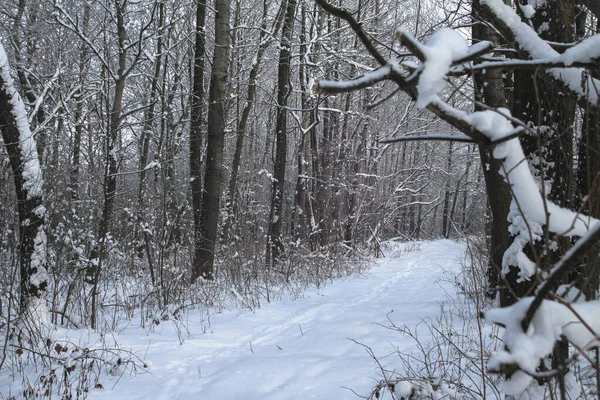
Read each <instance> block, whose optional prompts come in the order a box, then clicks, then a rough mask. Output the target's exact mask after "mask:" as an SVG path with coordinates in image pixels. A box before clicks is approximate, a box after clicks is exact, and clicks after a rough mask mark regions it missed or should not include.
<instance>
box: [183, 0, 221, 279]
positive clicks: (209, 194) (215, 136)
mask: <svg viewBox="0 0 600 400" xmlns="http://www.w3.org/2000/svg"><path fill="white" fill-rule="evenodd" d="M229 5H230V0H215V12H216V15H215V50H214V55H213V62H212V72H211V77H210V92H209V95H208V140H207V147H206V172H205V175H204V191H203V193H202V194H203V196H202V211H201V213H200V233H201V236H200V242H199V243H198V244H199V246H200V249H199V254H198V255H199V259H197V260H195V261H194V268H193V270H192V281H194V280H196V279H197V278H198V277H202V278H204V279H212V278H213V269H214V267H213V264H214V259H215V247H216V242H217V228H218V225H219V214H220V212H219V211H220V210H219V205H220V201H221V184H222V181H223V147H224V144H225V118H226V102H227V77H228V67H229Z"/></svg>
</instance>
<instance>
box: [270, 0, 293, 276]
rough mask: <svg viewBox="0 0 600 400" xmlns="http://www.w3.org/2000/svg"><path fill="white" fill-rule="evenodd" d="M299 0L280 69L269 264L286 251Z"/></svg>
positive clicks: (289, 9)
mask: <svg viewBox="0 0 600 400" xmlns="http://www.w3.org/2000/svg"><path fill="white" fill-rule="evenodd" d="M295 14H296V0H287V5H286V11H285V20H284V22H283V28H282V31H281V44H280V45H281V50H280V52H279V64H278V70H277V117H276V123H275V137H276V145H275V165H274V166H273V169H274V171H273V178H274V180H273V185H272V188H271V211H270V213H269V227H268V233H267V257H266V261H267V264H269V265H273V264H275V263H276V262H277V261H278V260H279V259H280V258H281V257H282V256H283V253H284V246H283V242H282V238H281V234H282V228H283V202H284V197H283V196H284V187H285V167H286V161H287V108H286V107H287V104H288V97H289V95H290V93H291V89H292V88H291V87H290V63H291V59H292V53H291V52H292V49H291V46H292V35H293V33H294V18H295Z"/></svg>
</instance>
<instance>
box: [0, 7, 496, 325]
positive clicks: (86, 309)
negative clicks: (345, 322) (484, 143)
mask: <svg viewBox="0 0 600 400" xmlns="http://www.w3.org/2000/svg"><path fill="white" fill-rule="evenodd" d="M202 6H203V3H200V2H198V3H195V2H190V1H168V2H167V1H164V2H163V1H155V2H150V3H148V2H129V1H126V0H124V1H106V2H102V1H98V2H87V1H76V0H73V1H67V2H64V1H63V2H55V3H52V2H47V1H39V0H20V1H17V0H14V1H13V0H11V1H6V2H3V4H2V6H1V7H2V13H1V17H0V32H1V33H0V36H1V37H2V40H3V43H5V45H6V47H7V53H8V54H9V57H10V61H11V63H12V65H13V66H14V68H13V69H14V71H13V75H14V78H15V80H16V81H17V82H18V88H19V90H20V91H21V92H22V93H23V96H24V98H25V99H26V102H27V106H28V111H29V113H30V115H31V118H30V123H31V127H32V131H33V134H34V135H35V138H36V140H37V146H38V152H39V154H40V161H41V163H42V166H43V171H44V175H45V187H44V189H45V199H44V201H45V204H46V209H47V210H48V215H47V218H48V227H47V230H48V249H49V264H50V267H51V268H50V273H51V282H52V283H51V285H50V286H51V292H50V302H51V309H53V310H54V311H56V312H57V313H55V314H54V316H55V321H56V320H57V319H56V318H58V316H59V315H73V314H76V315H78V316H80V317H81V318H82V322H84V323H90V324H91V325H92V326H95V325H96V322H97V321H96V319H97V318H96V317H97V316H96V311H97V309H98V308H100V309H103V307H104V306H106V304H107V303H115V299H114V298H112V299H108V298H102V299H98V296H100V293H101V292H102V293H105V291H106V289H107V288H108V287H112V288H111V289H110V290H109V291H110V292H112V293H113V296H118V293H119V290H120V289H118V288H117V286H118V283H117V282H123V280H125V281H128V280H131V281H134V280H135V281H138V283H139V282H140V281H141V282H147V285H148V286H147V289H144V290H142V291H141V292H139V293H136V296H139V297H135V300H134V301H133V302H134V303H137V302H139V301H142V300H143V299H145V300H148V295H150V297H151V298H154V297H156V301H157V302H158V303H159V304H163V305H166V304H168V303H169V302H171V301H172V297H171V296H173V295H174V292H176V291H177V290H179V289H178V288H182V287H185V286H187V283H188V282H189V280H190V277H191V276H193V277H194V278H196V277H198V276H205V277H212V272H208V273H207V272H201V271H212V270H211V269H205V270H203V269H202V268H203V266H202V265H203V264H204V263H206V262H207V261H206V260H207V254H213V250H212V248H211V247H210V243H214V242H215V239H214V236H211V237H209V236H207V229H208V230H209V231H210V229H213V231H214V229H215V228H208V224H207V221H208V220H210V219H211V218H212V219H214V220H216V221H217V223H218V228H216V233H217V235H216V247H215V249H216V250H215V252H214V259H215V266H216V269H215V272H214V276H215V278H216V279H217V280H219V279H233V280H234V281H235V283H236V285H239V286H240V287H241V286H243V283H244V282H245V281H246V280H248V279H250V280H254V281H260V280H261V279H271V278H274V279H280V278H283V279H284V280H289V279H290V278H291V277H292V275H294V274H296V273H300V270H301V269H302V267H301V265H302V263H301V262H299V261H298V260H300V259H302V258H306V257H308V256H309V255H310V254H313V255H320V256H323V257H325V258H329V259H330V260H334V259H337V258H338V256H340V255H343V254H346V253H347V252H348V251H349V250H350V249H351V248H355V247H361V248H362V247H365V246H371V248H376V247H377V246H378V244H377V242H378V241H379V240H380V239H381V238H389V237H401V238H403V239H410V238H416V239H427V238H435V237H441V236H444V237H458V236H462V235H464V234H474V233H478V234H480V233H481V232H482V229H483V227H484V224H485V212H486V211H485V210H486V203H485V198H484V195H483V193H484V190H483V184H482V175H481V173H480V167H479V165H478V163H477V162H472V160H473V159H474V157H476V155H475V153H474V150H475V148H474V147H473V145H469V144H459V145H449V144H447V143H419V142H414V143H405V144H401V145H396V146H388V145H385V146H384V145H381V144H379V143H378V140H379V139H381V138H385V137H389V136H398V135H404V134H409V133H410V134H421V133H426V132H432V131H434V132H435V131H440V132H447V131H448V128H447V127H444V126H441V125H439V123H438V122H437V121H436V120H434V119H433V118H431V117H430V116H429V115H427V114H425V113H424V112H423V111H422V110H418V109H416V108H415V107H414V105H413V104H411V102H410V101H408V100H407V99H401V98H398V99H394V101H391V102H386V103H383V104H382V105H380V106H378V107H376V108H371V107H370V105H371V104H374V103H377V102H378V101H380V100H382V99H383V98H385V97H386V96H388V95H389V94H390V92H391V91H392V90H393V87H391V86H387V85H384V86H381V87H374V88H373V89H371V90H370V91H368V93H366V94H364V95H362V94H360V95H357V94H341V95H336V96H319V95H316V94H314V93H313V91H312V82H314V81H315V80H319V79H322V78H332V79H336V78H344V77H350V76H354V75H356V74H358V73H361V72H364V71H366V70H368V69H369V68H371V67H372V66H373V65H372V63H371V62H370V61H369V60H368V58H367V57H365V56H364V55H361V49H360V44H359V43H358V42H357V41H356V40H355V39H354V38H353V37H352V36H351V35H348V28H347V27H345V26H343V25H342V24H341V23H340V22H339V21H338V20H337V19H335V18H333V17H332V16H331V15H329V14H328V13H326V12H324V11H323V10H322V9H320V8H318V7H316V5H315V4H314V3H313V2H310V1H301V2H298V3H296V2H289V3H286V2H284V3H277V2H270V1H265V2H263V3H257V2H252V1H251V2H245V1H237V2H234V3H233V4H231V6H230V8H229V9H230V11H231V16H230V17H229V21H230V25H231V30H230V31H229V32H227V33H226V35H227V36H228V37H229V38H230V40H229V42H230V49H231V51H230V55H229V56H228V55H227V54H225V57H226V58H228V60H229V62H228V64H222V63H221V64H219V65H220V66H219V67H218V68H220V69H221V71H222V70H223V68H225V69H226V71H222V72H221V73H220V74H221V75H219V74H217V75H215V74H214V69H215V68H216V64H213V61H214V58H215V57H216V56H217V54H218V52H217V51H215V32H219V31H215V12H216V11H217V10H215V9H213V8H211V7H209V8H207V9H202ZM349 6H350V4H349ZM351 6H353V7H356V8H357V9H358V10H359V14H358V16H359V18H360V20H361V21H364V23H365V24H367V25H368V26H370V27H371V29H372V30H373V32H374V35H376V36H377V37H381V38H384V37H385V36H386V35H389V34H390V32H393V30H394V29H395V27H396V26H398V25H399V24H402V25H404V26H407V27H410V29H412V30H413V32H414V33H415V34H416V35H417V36H422V35H427V34H428V33H429V32H431V29H432V27H433V22H434V21H435V20H437V19H438V18H437V17H435V18H433V17H432V16H431V12H430V11H432V10H434V9H436V7H434V5H431V6H427V5H426V4H425V3H423V4H419V3H418V2H414V3H407V2H401V3H394V2H379V1H378V2H368V3H364V4H363V3H360V4H359V3H357V4H354V5H351ZM428 7H429V9H428ZM386 10H393V12H391V13H390V12H388V11H386ZM202 13H204V14H205V16H203V15H202ZM425 16H427V17H425ZM440 17H441V15H440ZM453 18H458V16H456V17H453ZM195 23H199V24H204V25H203V26H199V27H196V26H195ZM222 35H223V34H221V36H222ZM218 40H219V39H218ZM220 40H221V41H223V39H220ZM223 43H227V42H223ZM223 46H226V44H221V45H218V46H217V47H216V49H222V48H223ZM284 51H288V52H289V53H288V54H287V55H285V54H283V52H284ZM280 53H281V54H280ZM286 65H287V66H286ZM211 70H212V71H213V74H212V78H211ZM223 73H225V75H223ZM219 76H221V78H219V79H223V82H225V81H224V79H225V78H226V79H227V80H226V88H225V89H226V100H224V101H223V100H211V97H210V96H211V95H210V94H211V93H214V92H215V91H214V90H213V89H212V87H213V86H212V85H213V84H214V82H213V81H214V80H215V79H216V78H215V77H219ZM278 82H279V83H278ZM209 85H210V88H209ZM221 90H223V89H221ZM224 94H225V93H222V94H220V95H219V96H223V95H224ZM215 101H216V102H218V105H219V107H220V108H219V109H218V110H217V109H216V108H215V105H216V104H217V103H215ZM457 101H458V100H457ZM213 108H214V109H215V112H213V114H211V111H210V110H211V109H213ZM211 115H212V117H211ZM217 116H218V117H219V118H222V120H223V121H222V124H223V125H222V126H223V127H222V128H218V127H215V124H216V122H215V121H217V119H216V118H217ZM211 118H212V119H211ZM211 132H213V133H211ZM207 135H208V136H207ZM211 135H212V137H219V136H220V137H223V138H224V142H223V145H222V146H223V149H224V152H223V159H222V161H218V162H217V163H216V164H215V163H214V162H213V160H214V157H213V155H212V154H214V153H211V151H212V150H210V141H211V139H210V138H211ZM284 138H285V139H286V140H283V139H284ZM207 144H208V149H207ZM220 146H221V145H220ZM190 151H191V153H190ZM2 152H4V150H2ZM190 154H191V155H192V156H191V157H190ZM211 162H213V163H212V164H211ZM219 163H220V164H219ZM4 165H6V164H4ZM211 165H212V167H211ZM220 165H222V168H221V167H220ZM206 166H209V167H210V168H208V169H209V170H210V171H216V172H210V171H207V172H206V173H207V174H208V175H210V176H211V178H210V179H209V178H206V180H204V179H205V176H204V173H205V167H206ZM215 168H218V169H215ZM0 179H1V183H2V185H3V188H4V189H3V190H2V192H1V193H2V194H1V196H2V201H1V202H0V203H1V206H0V207H1V209H2V218H1V221H0V226H1V228H0V229H1V231H0V236H1V237H2V240H1V241H0V256H1V257H2V260H3V265H6V266H8V267H7V268H3V271H2V273H3V279H2V285H3V290H4V291H7V290H9V288H10V282H11V281H12V279H13V278H11V277H12V276H14V271H13V270H12V268H11V267H10V266H11V265H14V262H13V261H14V260H15V255H16V253H15V249H16V237H15V235H14V232H16V231H17V224H18V220H17V219H16V218H14V216H15V214H14V212H13V210H14V209H15V208H14V204H15V201H17V199H16V197H15V195H14V193H15V192H14V189H12V187H11V186H12V177H11V171H10V169H7V168H3V170H2V174H1V176H0ZM215 179H217V180H215ZM215 182H220V183H219V184H216V183H215ZM221 192H222V193H223V195H222V196H221V195H220V193H221ZM193 193H196V194H194V195H192V194H193ZM216 195H219V196H217V197H216V198H218V197H222V198H223V199H224V200H223V201H220V202H219V201H217V202H215V201H214V200H210V199H211V198H213V199H214V198H215V196H216ZM211 196H212V197H211ZM202 199H203V200H202ZM209 201H210V204H209ZM203 203H204V204H203ZM215 206H217V208H215ZM209 207H211V208H210V209H209ZM194 210H195V211H194ZM218 210H222V211H221V212H219V211H218ZM270 210H275V211H271V213H270ZM203 212H204V216H203V217H201V215H202V213H203ZM269 214H271V216H269ZM194 215H195V217H194ZM194 221H195V222H194ZM268 237H270V238H271V239H270V244H269V245H267V238H268ZM275 249H276V251H277V254H275V253H274V251H275ZM268 253H272V254H268ZM194 254H196V255H194ZM202 254H204V255H202ZM242 260H243V261H242ZM265 260H266V262H265ZM194 264H195V266H193V265H194ZM201 264H202V265H201ZM276 264H280V265H279V266H277V265H276ZM288 264H290V265H288ZM283 265H285V266H283ZM192 271H195V272H194V273H193V275H192ZM315 273H316V272H315ZM267 275H268V278H267ZM101 288H102V290H101ZM146 290H147V291H146ZM5 293H6V292H5ZM80 293H87V294H86V295H84V296H80V295H79V294H80ZM102 296H105V294H102ZM122 301H124V299H119V301H116V303H120V302H122ZM58 320H61V321H64V319H61V318H58Z"/></svg>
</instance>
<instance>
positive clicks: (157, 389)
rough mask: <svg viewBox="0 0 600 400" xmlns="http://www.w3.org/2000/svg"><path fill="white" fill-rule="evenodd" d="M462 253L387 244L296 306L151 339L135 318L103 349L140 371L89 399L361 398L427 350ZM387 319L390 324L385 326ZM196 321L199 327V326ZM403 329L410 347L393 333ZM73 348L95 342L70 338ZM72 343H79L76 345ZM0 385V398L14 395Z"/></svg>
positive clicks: (184, 324)
mask: <svg viewBox="0 0 600 400" xmlns="http://www.w3.org/2000/svg"><path fill="white" fill-rule="evenodd" d="M464 252H465V244H464V243H455V242H452V241H449V240H438V241H427V242H418V243H405V244H396V245H395V246H392V247H388V248H386V249H385V253H386V254H385V256H386V257H384V258H381V259H379V260H376V261H373V266H372V267H371V268H369V269H367V270H365V271H364V272H363V273H362V274H360V275H357V276H353V277H348V278H344V279H340V280H336V281H334V282H331V283H330V284H328V285H326V286H324V287H321V288H314V287H313V288H311V289H309V290H308V291H307V292H306V293H305V294H304V295H303V296H302V298H301V299H299V300H296V301H286V302H273V303H270V304H264V305H263V306H262V307H261V308H260V309H258V310H256V311H254V312H251V311H245V312H244V311H242V312H240V311H239V310H238V311H228V312H223V313H221V314H217V315H214V316H212V318H211V319H210V325H207V323H206V321H205V317H203V316H201V315H199V311H196V313H195V312H194V311H193V310H192V311H191V312H189V313H187V314H186V315H185V316H184V317H183V318H182V320H180V321H179V322H177V323H174V322H171V321H167V322H163V323H161V324H160V325H158V326H155V327H154V328H153V329H152V330H151V331H150V332H149V331H148V329H147V328H146V329H142V328H140V327H139V326H138V323H136V320H135V318H134V319H133V320H132V321H131V322H129V325H123V326H121V327H120V329H119V331H118V332H114V333H113V334H112V337H108V336H109V335H107V336H106V337H105V338H104V340H105V341H106V342H109V343H110V342H111V341H112V342H114V343H118V346H119V348H121V349H126V350H131V351H132V352H133V353H134V354H135V355H136V356H137V357H139V358H140V359H141V360H143V362H144V363H145V364H146V366H147V369H146V370H145V371H144V369H143V368H138V369H137V373H136V374H130V370H129V369H127V370H125V369H123V370H120V369H118V368H117V369H115V371H113V373H112V374H103V375H101V376H100V379H99V380H100V383H101V385H102V387H103V389H94V390H92V391H91V393H89V397H88V398H91V399H273V400H274V399H277V400H281V399H300V398H301V399H353V398H360V397H358V396H357V394H360V395H362V396H365V397H368V396H369V395H370V394H371V390H372V389H373V387H374V386H375V385H376V384H377V383H378V381H379V380H380V379H381V378H382V372H381V369H380V368H379V366H378V364H377V362H376V361H375V360H374V359H373V358H372V357H371V355H370V354H369V352H368V350H369V349H371V350H372V352H373V353H374V354H375V355H376V356H377V358H378V359H379V362H380V363H381V364H382V365H383V367H384V368H386V369H389V370H396V371H397V372H400V371H402V369H403V368H404V367H403V363H402V361H401V359H400V357H399V356H398V354H397V352H398V351H399V352H401V353H414V354H415V357H417V358H419V354H418V353H419V352H420V350H419V348H418V346H419V344H420V345H424V344H426V343H428V342H430V341H431V337H432V336H431V329H429V328H428V324H427V321H432V320H436V319H438V318H439V317H440V315H441V307H442V304H447V302H448V301H451V299H452V298H453V297H455V296H456V294H455V293H456V288H455V283H454V279H455V277H456V275H457V274H460V271H461V264H462V263H463V260H464ZM388 318H389V319H388ZM202 321H204V322H202ZM391 323H393V324H394V325H396V326H397V327H404V326H406V328H408V329H410V331H411V332H412V333H415V332H416V334H417V336H418V339H419V343H417V342H416V341H415V340H414V339H413V338H411V336H410V335H407V334H403V333H401V332H399V330H397V329H389V326H390V325H391ZM69 332H70V333H69V336H70V339H71V340H72V341H74V342H75V343H77V342H78V341H79V342H81V341H85V340H92V341H93V340H95V339H94V337H95V336H94V335H92V334H87V333H81V332H80V331H69ZM78 335H83V336H82V338H78ZM21 383H22V382H20V381H19V379H17V380H15V381H12V379H11V378H10V377H9V376H6V375H5V376H2V377H0V393H2V395H1V396H0V398H7V397H8V396H10V394H9V393H13V394H14V393H17V392H18V391H19V390H20V387H21Z"/></svg>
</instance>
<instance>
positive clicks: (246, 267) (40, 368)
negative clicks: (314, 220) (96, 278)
mask: <svg viewBox="0 0 600 400" xmlns="http://www.w3.org/2000/svg"><path fill="white" fill-rule="evenodd" d="M240 253H241V251H239V250H235V249H234V247H233V246H232V247H230V248H229V249H228V250H223V254H222V258H220V260H221V261H220V262H219V264H218V265H217V268H216V274H215V277H214V279H213V280H210V281H208V280H202V279H200V280H198V282H197V283H195V284H193V285H191V286H190V285H189V283H188V281H187V279H186V274H185V272H184V271H185V268H183V267H180V268H178V267H177V266H176V265H180V266H181V265H185V259H182V258H183V257H181V256H180V257H181V258H180V259H179V263H178V264H174V265H172V266H168V267H167V266H166V265H167V263H164V265H165V267H164V268H161V269H160V271H157V272H159V273H158V274H156V275H158V276H153V277H151V276H150V274H149V271H148V268H149V267H148V263H147V261H146V260H142V259H136V256H133V257H130V258H129V259H126V258H124V257H123V253H119V252H116V251H115V252H113V253H112V255H113V256H112V257H111V258H109V259H108V260H107V261H106V263H105V271H106V273H105V274H104V275H103V277H102V280H101V282H100V283H99V285H98V286H99V287H100V291H99V293H100V295H99V299H100V302H99V304H98V309H97V312H98V317H97V318H98V324H97V329H95V330H92V329H90V328H89V324H88V321H89V318H90V313H91V310H90V291H91V290H92V288H91V285H89V284H86V283H85V282H84V281H83V280H82V279H81V274H82V271H80V270H77V269H75V268H72V269H68V268H67V269H66V270H64V271H61V273H59V272H58V271H57V272H55V273H54V274H53V275H52V276H51V279H50V282H51V284H50V290H49V296H48V298H49V302H50V310H51V316H50V321H49V322H50V323H49V324H47V326H46V327H44V328H42V330H41V331H40V328H39V326H38V325H36V326H31V325H30V324H28V320H27V318H24V317H22V316H21V317H20V316H19V315H18V313H17V310H18V304H16V300H15V299H16V297H15V296H11V295H9V294H10V293H13V292H14V290H15V288H14V287H12V286H10V285H8V286H6V285H5V286H3V287H1V288H0V291H1V292H2V296H1V297H0V298H2V299H7V300H6V301H2V304H1V309H0V339H1V342H0V371H1V375H4V377H5V379H11V380H14V381H21V382H22V385H21V387H22V390H21V392H19V393H2V394H1V395H0V399H34V398H35V399H40V398H47V399H50V398H62V399H79V398H86V397H87V395H88V394H89V392H90V391H91V390H93V389H103V388H104V387H103V383H102V378H103V376H106V375H110V376H113V377H115V376H116V377H119V376H123V375H125V374H138V373H147V372H148V370H147V368H148V366H147V365H146V364H145V362H144V361H143V358H144V357H143V354H136V353H134V352H132V351H130V350H129V349H127V348H125V347H123V346H122V345H121V344H120V343H119V339H118V334H119V332H121V331H123V330H124V329H127V328H128V327H130V326H132V324H133V325H139V326H140V327H142V328H144V329H145V330H146V331H147V332H148V333H149V334H151V333H152V332H153V331H154V330H155V329H156V328H157V327H158V326H159V325H162V324H169V325H171V327H172V329H173V330H174V331H175V332H176V334H177V338H178V340H179V342H180V344H183V343H184V342H185V341H186V339H188V337H189V335H190V332H189V329H188V327H189V323H190V316H191V315H194V323H195V324H196V323H197V322H198V321H200V324H201V326H202V329H201V331H202V332H203V333H206V332H207V330H208V329H210V325H211V318H212V317H213V316H214V315H216V314H220V313H223V312H225V311H233V312H237V313H246V312H253V311H255V310H257V309H258V308H260V307H261V305H263V304H266V303H269V302H273V301H283V300H297V299H299V298H301V297H302V296H303V293H304V292H305V291H306V289H307V288H309V287H311V286H316V287H320V286H323V285H326V284H327V283H328V282H330V281H332V280H334V279H338V278H342V277H346V276H351V275H354V274H357V273H360V272H362V271H364V270H365V269H366V267H367V265H368V263H367V261H368V260H369V258H370V256H369V255H368V254H367V253H366V252H365V251H357V250H352V251H349V249H348V248H346V247H340V248H334V247H331V248H329V249H328V251H327V252H323V251H320V252H318V253H317V252H310V251H307V250H306V249H301V248H292V249H291V250H290V251H289V252H288V255H287V258H286V259H285V261H283V262H281V263H279V264H278V265H277V268H264V262H263V260H259V259H257V258H248V257H246V255H244V254H240ZM15 264H16V263H8V262H7V265H15ZM0 273H1V274H4V275H5V276H2V277H1V279H0V282H3V283H11V282H17V280H16V279H14V275H15V274H16V273H17V272H16V271H14V270H12V271H11V270H7V269H4V270H2V272H0ZM117 383H118V382H117Z"/></svg>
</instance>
